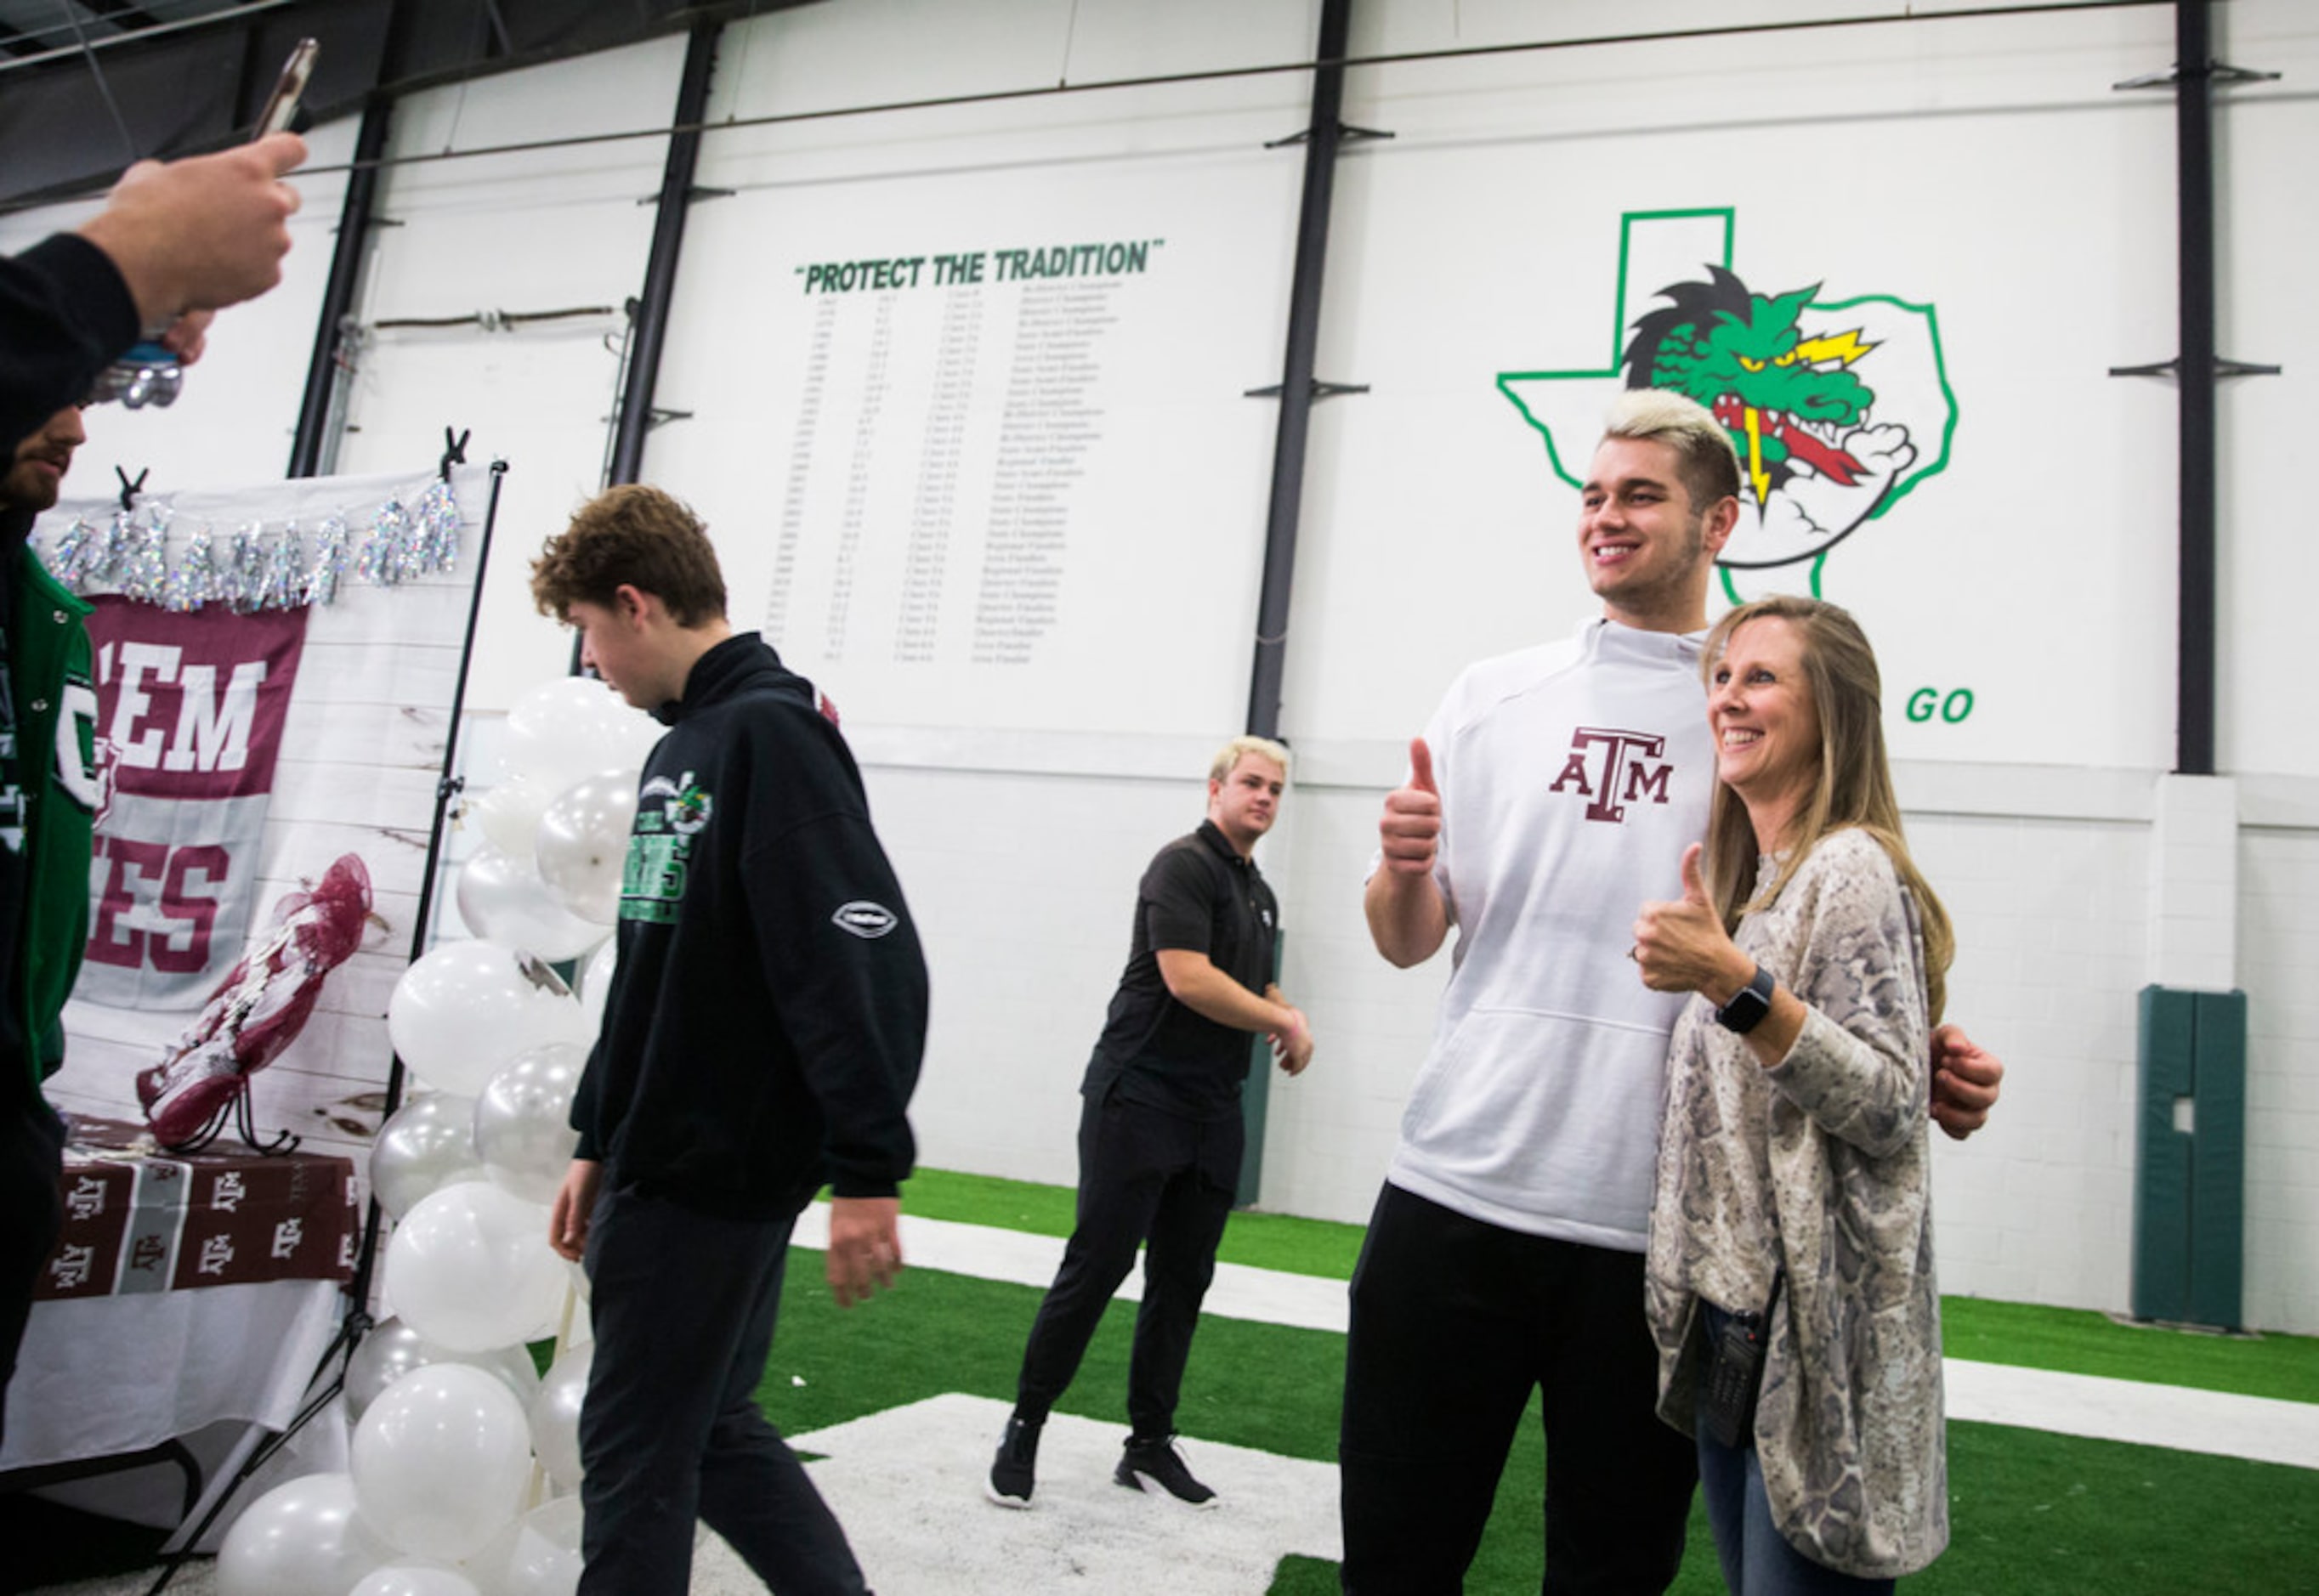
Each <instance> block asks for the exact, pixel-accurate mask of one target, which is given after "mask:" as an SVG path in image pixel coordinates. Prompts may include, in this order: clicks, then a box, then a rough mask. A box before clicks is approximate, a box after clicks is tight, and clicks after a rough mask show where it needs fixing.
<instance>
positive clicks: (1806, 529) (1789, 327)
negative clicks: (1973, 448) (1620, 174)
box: [1498, 211, 1956, 601]
mask: <svg viewBox="0 0 2319 1596" xmlns="http://www.w3.org/2000/svg"><path fill="white" fill-rule="evenodd" d="M1731 221H1732V212H1728V211H1704V212H1648V213H1638V214H1633V215H1629V216H1628V217H1627V218H1626V219H1625V221H1624V225H1623V228H1622V230H1621V240H1620V285H1619V299H1620V305H1619V320H1618V325H1617V338H1618V339H1623V347H1621V346H1620V343H1619V342H1618V341H1617V340H1615V339H1614V343H1613V347H1614V349H1616V350H1617V354H1616V355H1615V356H1614V358H1613V361H1612V363H1611V366H1610V367H1609V368H1608V369H1601V370H1592V371H1548V372H1507V373H1503V374H1501V375H1500V376H1499V378H1498V386H1499V388H1500V390H1501V391H1502V392H1504V393H1505V395H1506V397H1507V398H1508V399H1510V400H1511V401H1513V402H1514V404H1515V405H1516V406H1517V407H1518V408H1519V409H1520V410H1521V412H1522V415H1523V417H1524V419H1527V420H1528V421H1529V424H1530V425H1531V426H1532V427H1534V428H1537V429H1538V431H1539V432H1541V433H1543V434H1545V436H1546V442H1547V451H1548V459H1549V461H1550V462H1551V463H1552V464H1553V467H1554V470H1555V472H1556V473H1557V475H1559V476H1561V477H1562V478H1563V479H1564V480H1565V481H1566V482H1569V483H1570V484H1571V485H1572V486H1573V487H1576V486H1577V485H1578V481H1577V478H1576V477H1575V476H1573V475H1572V473H1571V472H1570V470H1569V469H1567V467H1566V460H1567V461H1568V462H1569V463H1570V464H1575V465H1576V466H1577V467H1578V468H1579V469H1580V470H1582V471H1583V470H1584V459H1585V456H1584V454H1583V453H1582V452H1580V451H1582V450H1584V448H1586V447H1589V446H1591V445H1592V442H1593V437H1594V436H1595V434H1596V432H1597V431H1598V430H1599V427H1600V419H1601V415H1602V410H1603V408H1604V407H1605V405H1606V404H1607V403H1608V401H1609V400H1610V398H1611V393H1612V392H1614V391H1615V390H1616V389H1617V388H1618V387H1622V386H1623V387H1627V388H1665V389H1669V390H1672V391H1673V392H1677V393H1681V394H1683V395H1684V396H1686V397H1687V398H1690V399H1693V400H1696V401H1698V402H1699V403H1701V405H1704V406H1705V407H1706V408H1707V409H1708V410H1711V411H1713V412H1714V415H1715V419H1717V420H1718V421H1719V422H1721V423H1722V424H1723V426H1724V427H1725V428H1727V429H1728V431H1729V433H1730V435H1731V442H1732V446H1733V447H1734V448H1735V449H1736V450H1737V453H1738V455H1739V465H1740V474H1741V476H1742V478H1743V479H1744V481H1743V483H1742V487H1741V497H1742V513H1741V516H1740V521H1739V526H1738V527H1737V530H1736V531H1735V532H1734V533H1733V534H1732V537H1731V541H1730V542H1729V543H1728V545H1726V546H1725V547H1724V550H1723V553H1722V555H1721V556H1720V558H1719V560H1718V562H1717V564H1719V565H1720V566H1721V567H1722V576H1723V583H1724V588H1725V591H1726V592H1727V593H1728V595H1729V596H1730V597H1731V598H1732V599H1733V600H1735V601H1737V600H1739V599H1740V598H1742V597H1743V596H1746V597H1752V596H1754V594H1753V593H1749V594H1745V595H1743V594H1742V593H1741V591H1740V590H1739V586H1738V583H1737V582H1736V581H1735V578H1734V573H1743V572H1778V571H1779V568H1781V567H1784V566H1792V565H1798V564H1808V566H1809V570H1808V572H1806V573H1796V574H1800V575H1806V576H1808V579H1809V584H1810V589H1811V591H1813V592H1814V593H1818V591H1820V580H1821V571H1822V567H1823V565H1824V564H1825V563H1826V560H1827V554H1828V551H1829V550H1831V549H1833V548H1834V547H1836V545H1838V544H1840V543H1842V542H1843V541H1844V540H1845V538H1847V537H1851V536H1852V535H1853V534H1854V532H1857V531H1859V530H1860V529H1861V528H1863V527H1866V526H1868V525H1870V524H1871V523H1872V522H1874V521H1875V520H1877V519H1878V518H1881V517H1882V516H1883V515H1884V514H1885V513H1886V512H1887V511H1888V510H1890V509H1892V508H1893V507H1894V506H1895V505H1897V504H1898V503H1899V502H1900V500H1902V499H1904V498H1905V497H1906V496H1907V495H1908V492H1909V491H1911V490H1912V489H1914V488H1915V487H1916V486H1917V484H1918V483H1920V482H1923V481H1924V480H1925V479H1926V478H1927V477H1930V476H1932V475H1934V474H1936V473H1938V472H1939V471H1941V470H1942V469H1943V468H1944V467H1945V466H1946V464H1948V447H1949V438H1950V435H1951V434H1952V433H1953V432H1954V429H1955V426H1956V405H1955V401H1954V396H1953V395H1952V394H1951V393H1950V392H1949V387H1948V383H1947V378H1946V375H1945V372H1944V370H1943V367H1942V364H1941V354H1940V336H1939V326H1938V322H1937V320H1936V317H1935V314H1934V311H1933V308H1932V307H1931V306H1929V305H1916V304H1909V303H1908V302H1904V301H1901V300H1899V299H1895V298H1893V297H1891V296H1890V295H1882V294H1871V295H1865V296H1862V297H1859V298H1854V299H1849V300H1843V301H1836V302H1822V301H1821V300H1820V297H1819V296H1820V292H1821V288H1822V284H1810V285H1809V286H1807V287H1801V288H1793V289H1789V290H1786V291H1784V292H1781V293H1756V292H1755V290H1753V289H1752V288H1750V287H1749V285H1748V284H1746V282H1745V281H1744V280H1743V279H1742V278H1741V277H1740V276H1739V275H1737V273H1735V272H1734V271H1732V270H1731V268H1730V266H1729V264H1728V263H1729V256H1730V237H1731ZM1718 246H1719V248H1718ZM1685 254H1688V258H1689V259H1690V260H1692V261H1698V260H1700V259H1701V256H1702V255H1716V254H1719V255H1720V257H1721V262H1720V263H1719V262H1718V261H1717V260H1715V259H1712V258H1710V259H1708V260H1706V261H1705V264H1704V266H1703V267H1701V266H1691V267H1689V268H1687V271H1688V273H1689V274H1694V275H1682V276H1679V277H1677V278H1676V279H1675V280H1674V281H1672V282H1670V281H1668V274H1666V273H1665V268H1662V267H1657V266H1655V264H1654V263H1655V262H1656V261H1660V260H1667V261H1668V264H1669V266H1672V265H1673V261H1672V259H1670V258H1669V257H1682V256H1683V255H1685ZM1701 270H1703V271H1704V275H1703V276H1702V275H1695V274H1697V273H1698V272H1700V271H1701ZM1638 272H1648V273H1650V274H1651V275H1650V276H1649V277H1638ZM1638 281H1656V282H1658V283H1662V284H1665V286H1664V287H1660V288H1657V289H1656V292H1652V293H1648V294H1647V295H1640V296H1638V300H1637V302H1630V301H1629V284H1634V283H1637V282H1638ZM1557 439H1559V440H1560V442H1559V443H1558V442H1557ZM1563 444H1568V445H1572V446H1574V447H1570V448H1565V447H1563V446H1562V445H1563ZM1794 584H1795V577H1794V575H1791V574H1789V573H1779V574H1776V575H1773V576H1768V577H1760V578H1755V579H1753V580H1752V581H1751V582H1750V585H1751V586H1752V587H1754V588H1755V590H1756V591H1772V590H1773V589H1777V588H1781V587H1789V586H1793V585H1794Z"/></svg>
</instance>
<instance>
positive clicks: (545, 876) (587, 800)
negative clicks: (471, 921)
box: [461, 771, 636, 925]
mask: <svg viewBox="0 0 2319 1596" xmlns="http://www.w3.org/2000/svg"><path fill="white" fill-rule="evenodd" d="M635 823H636V774H635V772H633V771H604V772H600V773H599V774H597V775H593V776H590V777H588V778H587V779H586V780H582V781H575V782H573V784H572V785H571V786H569V787H567V788H565V789H564V790H563V791H562V792H560V793H557V794H556V795H555V801H554V802H553V803H551V804H549V805H548V806H547V807H546V810H545V811H544V812H543V813H542V814H541V815H540V816H539V826H538V829H537V832H536V834H534V835H533V838H532V843H531V857H532V862H533V863H534V864H536V865H537V866H538V868H539V879H541V880H543V881H545V882H546V883H547V890H548V894H549V896H551V897H553V898H555V901H556V902H557V903H559V904H561V905H562V906H564V908H565V909H566V910H568V911H569V912H571V913H572V914H573V915H578V916H579V917H580V918H581V919H582V920H591V921H593V922H594V923H595V924H599V925H610V924H614V923H615V922H617V921H618V919H619V917H620V867H621V866H622V865H623V864H624V863H626V862H627V856H628V828H629V827H630V826H631V825H634V824H635ZM461 912H462V913H465V910H464V909H463V910H462V911H461Z"/></svg>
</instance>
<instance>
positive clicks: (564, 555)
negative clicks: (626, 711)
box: [531, 483, 725, 627]
mask: <svg viewBox="0 0 2319 1596" xmlns="http://www.w3.org/2000/svg"><path fill="white" fill-rule="evenodd" d="M624 586H627V587H635V588H637V589H640V590H642V591H645V592H647V593H650V594H652V595H653V596H654V598H657V599H658V600H660V601H661V602H662V603H663V605H665V606H666V607H667V609H668V613H669V617H670V618H671V619H672V620H674V621H675V622H676V624H677V625H679V626H681V627H697V626H701V625H704V624H706V623H707V622H709V621H713V620H719V619H722V618H723V617H724V614H725V575H724V573H723V572H722V571H721V570H719V569H718V568H717V551H716V549H715V548H713V547H712V546H710V545H709V542H708V527H707V526H706V525H705V524H703V522H702V521H701V519H700V518H699V516H697V515H694V514H693V513H692V510H691V509H690V507H689V506H687V505H686V504H685V503H684V502H683V500H680V499H678V498H676V497H675V496H674V495H672V494H669V493H664V492H663V491H661V490H660V489H658V488H648V487H645V486H643V485H641V484H633V483H632V484H629V485H627V486H624V487H618V488H609V489H607V490H606V491H603V492H601V493H600V494H598V495H597V496H596V497H595V498H593V499H591V500H589V501H588V502H587V503H585V504H583V505H582V506H581V507H580V509H578V511H577V512H575V513H574V514H573V517H572V524H571V525H570V526H569V527H565V528H564V532H563V533H562V535H561V536H559V537H551V538H549V539H547V541H546V542H545V543H543V544H542V545H540V549H539V557H538V558H537V559H536V560H534V561H533V562H532V563H531V601H532V602H533V603H534V604H536V605H537V606H538V607H539V612H540V613H541V614H542V615H545V616H547V617H549V618H552V619H555V620H559V621H560V620H564V619H567V618H569V613H570V610H571V608H572V606H573V604H575V603H585V604H599V605H602V606H604V607H606V608H608V609H609V608H610V607H611V605H612V602H613V597H614V595H615V593H616V592H617V591H618V590H619V589H620V588H622V587H624Z"/></svg>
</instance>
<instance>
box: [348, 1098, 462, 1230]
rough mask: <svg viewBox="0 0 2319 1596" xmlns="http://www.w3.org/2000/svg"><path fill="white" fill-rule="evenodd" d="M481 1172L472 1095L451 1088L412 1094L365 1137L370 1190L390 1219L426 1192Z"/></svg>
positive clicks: (398, 1217) (417, 1200) (406, 1211)
mask: <svg viewBox="0 0 2319 1596" xmlns="http://www.w3.org/2000/svg"><path fill="white" fill-rule="evenodd" d="M484 1178H486V1177H485V1175H484V1173H483V1159H482V1158H481V1157H480V1156H478V1155H477V1153H476V1151H475V1100H474V1098H473V1097H464V1096H460V1095H459V1094H457V1093H456V1092H429V1093H426V1094H424V1095H423V1096H417V1097H413V1098H412V1099H411V1101H410V1102H408V1103H406V1104H404V1105H402V1107H401V1108H398V1109H396V1110H395V1111H394V1114H393V1117H392V1118H390V1119H389V1120H388V1121H387V1122H386V1123H384V1124H383V1125H381V1126H380V1127H379V1128H378V1140H377V1141H374V1142H372V1143H371V1148H370V1189H371V1195H373V1196H374V1197H376V1198H377V1199H378V1205H379V1206H380V1207H381V1208H383V1209H385V1210H386V1211H387V1213H390V1214H392V1215H393V1216H394V1217H395V1218H396V1219H401V1218H402V1216H403V1215H404V1214H406V1213H410V1212H411V1208H412V1207H413V1206H414V1205H415V1204H417V1203H418V1202H419V1200H420V1198H421V1197H424V1196H427V1195H429V1194H430V1193H433V1192H438V1191H441V1190H442V1189H443V1188H444V1187H445V1186H456V1185H458V1184H459V1182H461V1181H463V1180H483V1179H484Z"/></svg>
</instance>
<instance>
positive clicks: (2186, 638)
mask: <svg viewBox="0 0 2319 1596" xmlns="http://www.w3.org/2000/svg"><path fill="white" fill-rule="evenodd" d="M2206 5H2207V0H2179V4H2177V5H2176V6H2175V8H2174V40H2175V59H2174V71H2175V75H2176V81H2175V86H2174V164H2175V185H2176V205H2177V212H2178V221H2177V224H2176V226H2177V233H2178V237H2177V239H2176V244H2177V248H2179V251H2180V268H2179V286H2178V292H2179V295H2180V307H2181V308H2180V315H2181V334H2182V342H2181V348H2180V350H2179V359H2180V361H2181V365H2180V367H2179V371H2178V373H2177V376H2178V380H2179V385H2180V392H2181V415H2180V427H2181V439H2180V446H2179V455H2180V457H2181V477H2180V482H2179V493H2180V519H2181V528H2180V550H2179V561H2180V576H2179V591H2178V593H2177V596H2176V606H2177V609H2176V618H2177V619H2176V642H2175V648H2176V657H2177V662H2178V663H2177V670H2178V672H2179V677H2178V681H2179V687H2178V690H2177V697H2176V703H2175V718H2174V769H2175V771H2177V772H2178V773H2179V774H2181V775H2185V776H2211V775H2213V774H2214V773H2215V149H2214V143H2215V111H2214V65H2215V63H2214V51H2213V49H2212V46H2211V44H2210V41H2209V40H2208V37H2207V10H2206Z"/></svg>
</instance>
